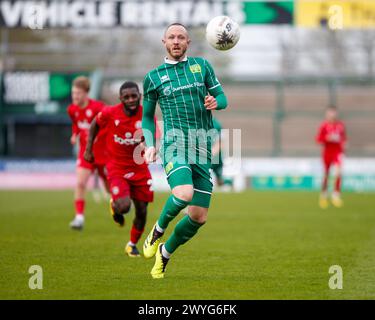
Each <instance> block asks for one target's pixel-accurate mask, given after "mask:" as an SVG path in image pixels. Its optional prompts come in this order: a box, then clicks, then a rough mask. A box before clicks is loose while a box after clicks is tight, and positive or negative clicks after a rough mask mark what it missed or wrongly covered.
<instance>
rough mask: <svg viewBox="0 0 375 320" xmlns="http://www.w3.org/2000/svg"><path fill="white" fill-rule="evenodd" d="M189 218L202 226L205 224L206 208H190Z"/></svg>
mask: <svg viewBox="0 0 375 320" xmlns="http://www.w3.org/2000/svg"><path fill="white" fill-rule="evenodd" d="M190 208H191V209H190V211H189V216H190V218H191V220H193V221H195V222H197V223H199V224H204V223H206V222H207V217H208V210H207V209H206V208H201V207H190Z"/></svg>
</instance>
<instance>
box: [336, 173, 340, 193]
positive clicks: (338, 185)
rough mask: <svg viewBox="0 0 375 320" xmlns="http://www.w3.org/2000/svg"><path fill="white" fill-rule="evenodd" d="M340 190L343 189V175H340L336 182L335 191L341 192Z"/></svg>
mask: <svg viewBox="0 0 375 320" xmlns="http://www.w3.org/2000/svg"><path fill="white" fill-rule="evenodd" d="M340 191H341V176H338V177H337V178H336V182H335V192H338V193H340Z"/></svg>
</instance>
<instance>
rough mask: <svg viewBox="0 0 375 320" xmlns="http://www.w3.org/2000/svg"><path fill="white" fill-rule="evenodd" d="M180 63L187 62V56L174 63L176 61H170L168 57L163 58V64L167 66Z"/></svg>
mask: <svg viewBox="0 0 375 320" xmlns="http://www.w3.org/2000/svg"><path fill="white" fill-rule="evenodd" d="M181 61H187V56H185V57H184V58H183V59H182V60H180V61H176V60H171V59H168V57H165V58H164V62H165V63H168V64H177V63H179V62H181Z"/></svg>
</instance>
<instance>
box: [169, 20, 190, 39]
mask: <svg viewBox="0 0 375 320" xmlns="http://www.w3.org/2000/svg"><path fill="white" fill-rule="evenodd" d="M169 32H182V33H184V34H185V36H186V37H187V38H189V32H188V31H187V28H186V27H185V26H184V25H183V24H182V23H179V22H175V23H171V24H170V25H169V26H167V27H166V28H165V31H164V38H165V37H166V36H167V34H168V33H169Z"/></svg>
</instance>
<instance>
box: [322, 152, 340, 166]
mask: <svg viewBox="0 0 375 320" xmlns="http://www.w3.org/2000/svg"><path fill="white" fill-rule="evenodd" d="M342 158H343V153H342V152H325V153H324V154H323V163H324V167H325V169H326V170H328V169H329V168H330V167H331V165H339V166H341V164H342Z"/></svg>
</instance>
